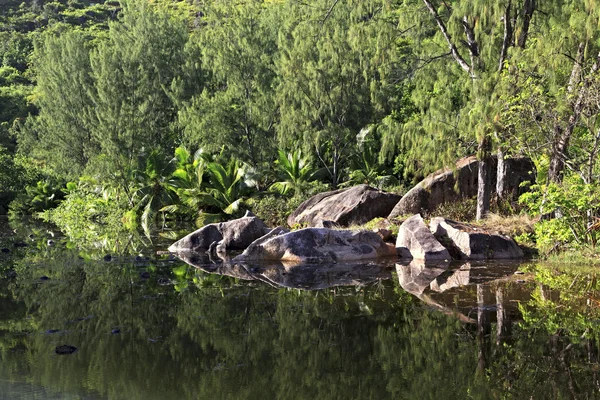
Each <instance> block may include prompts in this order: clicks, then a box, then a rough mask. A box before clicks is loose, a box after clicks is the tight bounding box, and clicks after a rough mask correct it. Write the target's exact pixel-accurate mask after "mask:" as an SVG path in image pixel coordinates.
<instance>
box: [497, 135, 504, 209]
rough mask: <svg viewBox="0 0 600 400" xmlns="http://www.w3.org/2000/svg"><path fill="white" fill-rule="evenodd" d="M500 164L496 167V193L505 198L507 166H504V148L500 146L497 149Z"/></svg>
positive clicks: (500, 197)
mask: <svg viewBox="0 0 600 400" xmlns="http://www.w3.org/2000/svg"><path fill="white" fill-rule="evenodd" d="M497 158H498V166H497V168H496V195H498V198H499V199H503V198H504V195H505V193H504V189H505V188H504V186H505V185H504V184H505V182H506V168H505V167H504V150H503V149H502V147H498V151H497Z"/></svg>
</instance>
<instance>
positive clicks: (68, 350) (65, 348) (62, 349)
mask: <svg viewBox="0 0 600 400" xmlns="http://www.w3.org/2000/svg"><path fill="white" fill-rule="evenodd" d="M76 351H77V347H75V346H71V345H68V344H63V345H62V346H56V350H55V352H56V354H60V355H64V354H73V353H75V352H76Z"/></svg>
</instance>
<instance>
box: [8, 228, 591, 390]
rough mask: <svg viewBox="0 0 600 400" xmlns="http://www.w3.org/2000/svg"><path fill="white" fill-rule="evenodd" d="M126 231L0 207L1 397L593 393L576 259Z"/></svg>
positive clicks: (582, 277) (585, 306) (585, 287)
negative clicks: (558, 261)
mask: <svg viewBox="0 0 600 400" xmlns="http://www.w3.org/2000/svg"><path fill="white" fill-rule="evenodd" d="M49 241H50V242H49ZM125 242H126V240H124V241H120V242H119V243H117V244H115V242H112V243H108V244H107V243H106V242H102V243H100V242H99V243H96V244H95V245H94V246H91V247H90V248H87V249H82V248H81V247H80V246H76V245H75V244H73V243H71V242H69V241H68V240H67V239H66V238H64V237H61V235H60V233H59V232H56V231H53V230H52V229H50V228H48V227H45V226H40V225H27V224H22V225H19V226H17V227H14V226H9V225H8V223H7V222H6V221H5V220H4V221H0V249H2V252H0V399H205V398H206V399H311V400H312V399H386V398H395V399H398V398H401V399H404V398H405V399H467V398H474V399H488V398H489V399H497V398H509V399H510V398H514V399H530V398H531V399H538V398H539V399H553V398H556V399H559V398H581V399H591V398H600V364H599V363H598V355H599V347H598V334H599V333H600V311H599V310H598V305H600V290H599V289H600V288H599V287H598V283H597V280H596V272H595V270H594V269H591V268H587V267H585V266H581V267H577V268H571V269H567V270H564V269H561V268H557V267H555V266H546V265H542V264H539V263H536V262H527V263H523V264H514V263H498V262H496V263H462V264H460V263H459V264H450V265H438V266H430V265H428V266H424V265H420V264H418V263H408V262H404V263H400V262H397V261H394V260H392V261H388V262H379V263H376V262H365V263H359V264H335V265H318V266H309V265H304V266H282V265H229V264H226V263H216V264H215V263H211V260H209V259H207V258H205V257H204V256H202V255H197V256H194V257H188V258H186V259H185V261H187V263H186V262H184V261H183V260H180V259H178V258H174V257H172V256H170V255H168V254H162V253H160V250H164V249H166V247H167V245H168V243H170V240H167V239H164V238H163V239H161V240H158V241H154V242H153V243H149V242H142V243H137V244H131V243H125ZM157 251H158V252H159V253H158V254H157Z"/></svg>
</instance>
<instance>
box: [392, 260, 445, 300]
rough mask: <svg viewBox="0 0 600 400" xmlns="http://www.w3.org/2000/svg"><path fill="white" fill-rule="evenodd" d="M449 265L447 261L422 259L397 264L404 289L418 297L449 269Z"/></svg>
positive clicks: (399, 278)
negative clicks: (406, 263) (432, 261)
mask: <svg viewBox="0 0 600 400" xmlns="http://www.w3.org/2000/svg"><path fill="white" fill-rule="evenodd" d="M448 265H449V263H447V262H442V263H437V264H426V263H425V261H422V260H413V261H411V262H410V264H408V265H403V264H396V272H397V273H398V280H399V281H400V286H402V289H404V290H406V291H407V292H409V293H412V294H414V295H415V296H417V297H418V296H420V295H421V294H422V293H423V292H424V291H425V289H427V288H429V285H430V284H431V282H433V281H434V280H435V278H437V277H438V276H440V275H441V274H443V273H444V272H445V271H446V270H447V269H448Z"/></svg>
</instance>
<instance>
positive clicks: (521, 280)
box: [517, 279, 525, 283]
mask: <svg viewBox="0 0 600 400" xmlns="http://www.w3.org/2000/svg"><path fill="white" fill-rule="evenodd" d="M517 283H525V281H524V280H523V279H519V280H517Z"/></svg>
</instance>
